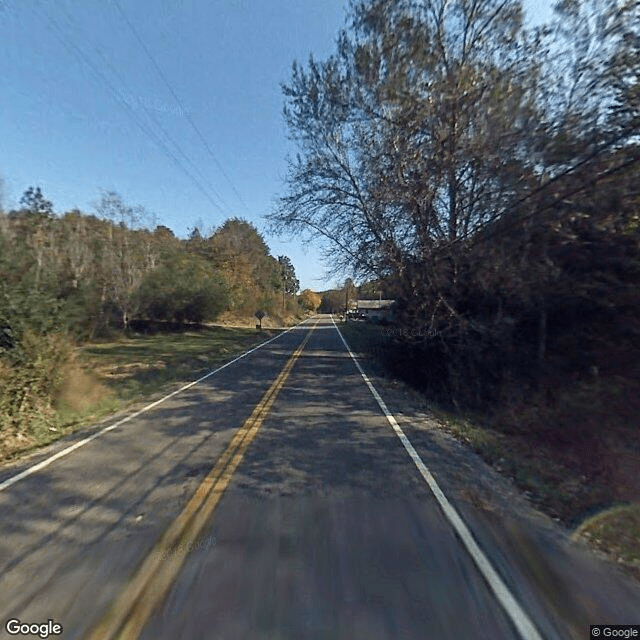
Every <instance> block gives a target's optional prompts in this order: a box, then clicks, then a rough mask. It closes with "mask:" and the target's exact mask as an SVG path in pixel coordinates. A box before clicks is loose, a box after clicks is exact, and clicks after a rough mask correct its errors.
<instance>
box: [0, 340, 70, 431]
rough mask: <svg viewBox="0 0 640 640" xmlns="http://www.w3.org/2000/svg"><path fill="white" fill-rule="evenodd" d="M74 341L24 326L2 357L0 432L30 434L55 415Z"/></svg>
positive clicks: (0, 374)
mask: <svg viewBox="0 0 640 640" xmlns="http://www.w3.org/2000/svg"><path fill="white" fill-rule="evenodd" d="M71 353H72V343H71V342H70V341H69V339H68V338H67V337H66V336H65V335H63V334H60V333H51V334H38V333H36V332H35V331H33V330H31V329H25V330H24V332H23V333H22V339H21V341H20V342H19V343H17V344H15V346H14V347H13V348H12V349H11V350H9V351H6V352H5V353H4V354H2V356H1V357H0V431H1V432H3V435H4V436H6V435H16V434H21V435H26V436H31V435H32V434H33V432H34V430H37V429H38V428H40V427H42V426H43V425H44V424H46V422H47V421H48V420H49V419H50V418H51V417H52V415H53V403H54V401H55V398H56V396H57V394H58V393H59V391H60V387H61V384H62V381H63V379H62V371H63V368H64V365H65V364H66V363H67V361H68V360H69V358H70V356H71Z"/></svg>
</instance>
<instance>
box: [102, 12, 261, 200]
mask: <svg viewBox="0 0 640 640" xmlns="http://www.w3.org/2000/svg"><path fill="white" fill-rule="evenodd" d="M111 2H112V3H113V4H114V5H115V7H116V8H117V9H118V11H119V13H120V15H121V16H122V18H123V20H124V21H125V22H126V23H127V26H128V27H129V29H130V30H131V33H133V35H134V37H135V38H136V40H137V41H138V44H139V45H140V46H141V47H142V49H143V50H144V52H145V54H146V55H147V57H148V58H149V60H150V61H151V64H153V66H154V68H155V70H156V72H157V73H158V75H159V76H160V78H161V79H162V81H163V82H164V84H165V86H166V87H167V89H168V90H169V92H170V93H171V95H172V96H173V98H174V100H175V101H176V102H177V103H178V106H179V107H180V108H181V109H182V111H183V112H184V114H185V118H186V119H187V122H188V123H189V124H190V125H191V127H192V128H193V130H194V131H195V132H196V134H197V136H198V137H199V138H200V141H201V142H202V144H203V145H204V147H205V148H206V150H207V151H208V152H209V155H210V156H211V158H212V159H213V161H214V162H215V164H216V166H217V167H218V169H219V170H220V173H222V175H223V176H224V177H225V179H226V181H227V182H228V183H229V185H230V186H231V189H233V192H234V193H235V195H236V197H237V198H238V200H239V201H240V202H241V203H242V206H244V208H245V209H249V207H248V206H247V203H246V202H245V201H244V199H243V198H242V196H241V195H240V193H239V192H238V190H237V189H236V187H235V185H234V184H233V182H232V181H231V178H229V176H228V175H227V173H226V171H225V170H224V168H223V167H222V165H221V164H220V162H219V161H218V159H217V158H216V156H215V154H214V153H213V150H212V149H211V147H210V146H209V143H208V142H207V141H206V139H205V137H204V136H203V135H202V133H201V131H200V129H199V128H198V127H197V126H196V123H195V122H194V121H193V119H192V118H191V116H190V115H189V112H188V111H187V110H186V109H185V107H184V105H183V104H182V101H181V100H180V98H179V97H178V96H177V95H176V92H175V91H174V90H173V87H172V86H171V83H170V82H169V80H168V79H167V77H166V75H165V74H164V72H163V71H162V69H161V68H160V65H159V64H158V63H157V62H156V60H155V58H154V57H153V55H152V54H151V51H149V48H148V47H147V45H146V44H145V43H144V41H143V40H142V37H141V36H140V34H139V33H138V31H137V30H136V28H135V27H134V26H133V24H132V23H131V21H130V20H129V18H128V17H127V14H126V13H125V12H124V10H123V8H122V6H121V5H120V2H119V1H118V0H111Z"/></svg>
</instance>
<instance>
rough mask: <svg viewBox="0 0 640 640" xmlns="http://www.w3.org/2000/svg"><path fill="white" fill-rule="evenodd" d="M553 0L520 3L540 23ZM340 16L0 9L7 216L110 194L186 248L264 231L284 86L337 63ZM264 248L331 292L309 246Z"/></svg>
mask: <svg viewBox="0 0 640 640" xmlns="http://www.w3.org/2000/svg"><path fill="white" fill-rule="evenodd" d="M550 4H551V3H550V2H547V1H543V0H539V2H538V4H533V3H532V2H529V3H528V4H527V7H528V8H529V9H528V10H529V12H530V14H531V16H532V17H533V18H534V20H535V21H536V22H537V21H539V20H541V19H545V18H547V17H548V15H549V6H550ZM344 5H345V3H344V2H343V1H342V0H155V1H154V2H151V1H149V0H57V1H56V2H50V1H47V0H0V26H1V31H0V40H1V41H2V54H1V55H0V83H1V86H2V93H1V95H2V99H1V100H0V176H2V177H3V178H4V182H5V194H4V204H5V208H7V209H8V208H11V207H12V206H17V203H18V201H19V199H20V197H21V195H22V193H23V192H24V190H25V189H26V188H27V187H28V186H30V185H33V186H40V187H41V188H42V191H43V193H44V195H45V196H46V197H47V198H48V199H49V200H51V201H52V202H53V204H54V208H55V210H56V211H57V212H64V211H67V210H69V209H72V208H75V207H77V208H79V209H80V210H82V211H85V212H91V211H92V203H93V202H95V201H96V200H97V199H98V198H99V194H100V189H107V190H115V191H117V192H118V193H120V194H121V195H122V196H123V198H124V199H125V201H126V202H127V203H129V204H132V205H133V204H141V205H143V206H144V207H145V208H146V209H147V210H148V211H149V212H151V213H153V214H154V215H155V216H156V220H157V224H165V225H167V226H168V227H170V228H171V229H173V230H174V232H175V233H176V235H178V236H181V237H185V236H186V235H187V234H188V232H189V230H190V229H192V228H193V227H194V226H195V225H197V224H198V225H202V226H203V227H204V229H205V230H209V229H211V228H213V227H215V226H217V225H220V224H221V223H222V222H224V220H226V219H227V218H229V217H233V216H239V217H243V218H246V219H247V220H249V221H251V222H252V223H253V224H255V225H256V226H257V227H258V229H260V230H261V231H263V232H264V231H265V226H266V224H265V221H264V219H263V216H264V215H265V214H267V213H269V212H270V211H271V209H272V206H273V201H274V198H275V197H276V196H277V194H278V193H281V192H282V190H283V183H282V179H283V177H284V175H285V174H286V155H287V153H288V152H291V151H293V148H292V147H291V145H290V143H289V142H288V140H287V139H286V132H285V128H284V124H283V121H282V115H281V113H282V105H283V101H282V94H281V90H280V83H281V82H283V81H286V80H287V78H288V75H289V72H290V69H291V63H292V62H293V60H295V59H297V60H300V61H303V62H304V61H306V60H307V59H308V57H309V54H310V53H313V55H314V56H316V57H318V58H322V57H324V56H326V55H328V54H329V53H330V52H331V51H332V49H333V43H334V39H335V36H336V34H337V32H338V30H339V29H340V27H342V26H343V23H344V15H345V14H344ZM119 7H120V8H121V9H122V12H121V11H120V9H119ZM129 24H131V25H132V26H133V28H134V30H135V32H136V33H137V34H138V36H139V38H140V40H141V42H142V44H141V42H140V41H139V40H138V39H137V38H136V36H135V35H134V33H133V31H132V30H131V28H130V26H129ZM143 47H146V49H147V50H148V52H149V53H150V54H151V56H152V58H153V60H154V62H152V61H151V60H150V59H149V57H148V56H147V54H146V53H145V49H144V48H143ZM156 65H157V67H156ZM158 68H159V69H160V72H158ZM161 74H162V75H161ZM165 79H166V80H167V81H168V84H169V86H170V87H171V89H169V87H168V86H167V84H166V83H165ZM176 97H177V98H178V100H176ZM192 123H193V125H195V127H194V126H192ZM153 132H155V135H156V136H157V137H158V138H160V139H161V140H162V141H163V143H164V146H165V149H164V150H163V149H162V148H161V147H160V146H159V145H158V144H157V143H156V142H155V141H154V139H153V137H152V136H153V135H154V134H153ZM165 132H166V134H168V136H169V137H168V138H167V137H165ZM203 139H204V142H203ZM175 143H177V145H178V146H179V150H178V149H177V147H176V146H175ZM205 143H206V146H205ZM166 149H169V150H170V152H168V151H166ZM170 153H171V154H173V156H174V157H175V158H176V159H177V160H178V161H179V163H180V165H182V166H183V167H184V168H186V170H187V171H188V172H189V173H190V174H192V176H194V177H195V178H196V179H197V181H198V182H199V183H200V185H201V187H202V189H204V191H205V192H206V195H205V193H203V192H202V189H201V188H200V187H198V186H197V185H196V183H195V182H194V180H193V179H192V178H190V177H189V176H188V175H187V174H186V173H185V172H184V171H183V170H182V169H181V168H180V167H179V166H178V165H177V164H176V163H175V162H174V160H172V159H171V157H170ZM265 238H266V240H267V243H268V245H269V246H270V248H271V252H272V254H273V255H281V254H286V255H288V256H289V257H291V259H292V261H293V263H294V266H295V268H296V272H297V274H298V277H299V279H300V282H301V287H302V288H307V287H308V288H312V289H316V290H320V289H325V288H328V287H329V286H331V285H332V284H333V282H332V281H328V282H327V281H325V280H324V279H323V275H324V272H325V266H324V265H323V263H322V261H321V258H320V253H319V250H318V249H317V248H316V247H313V246H310V247H306V248H305V247H302V246H301V245H300V244H299V243H297V242H282V241H281V240H279V239H277V238H274V237H270V236H268V235H266V234H265Z"/></svg>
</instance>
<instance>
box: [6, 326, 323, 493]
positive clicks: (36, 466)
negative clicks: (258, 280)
mask: <svg viewBox="0 0 640 640" xmlns="http://www.w3.org/2000/svg"><path fill="white" fill-rule="evenodd" d="M309 319H310V318H305V319H304V320H303V321H302V322H299V323H298V324H296V325H294V326H293V327H289V328H288V329H287V330H286V331H283V332H282V333H279V334H278V335H277V336H274V337H273V338H269V340H266V341H265V342H261V343H260V344H259V345H257V346H255V347H253V348H252V349H249V350H248V351H245V352H244V353H241V354H240V355H239V356H237V357H235V358H234V359H233V360H230V361H229V362H226V363H225V364H223V365H222V366H220V367H218V368H217V369H214V370H213V371H209V373H207V374H205V375H204V376H202V377H201V378H198V379H197V380H194V381H193V382H189V383H188V384H185V385H184V386H183V387H180V388H179V389H176V390H175V391H172V392H171V393H170V394H168V395H166V396H164V397H163V398H160V399H159V400H156V401H155V402H152V403H151V404H148V405H147V406H146V407H143V408H142V409H139V410H138V411H135V412H134V413H131V414H130V415H128V416H126V417H124V418H122V420H118V422H115V423H114V424H112V425H109V426H108V427H105V428H104V429H101V430H100V431H97V432H96V433H94V434H92V435H90V436H88V437H87V438H84V439H82V440H79V441H78V442H76V443H74V444H72V445H71V446H69V447H66V448H65V449H62V451H58V453H55V454H54V455H52V456H50V457H49V458H46V459H45V460H42V461H41V462H38V464H34V465H33V466H32V467H28V468H27V469H25V470H24V471H21V472H20V473H17V474H16V475H15V476H10V477H9V478H7V479H6V480H4V481H3V482H0V491H4V490H5V489H7V488H9V487H10V486H12V485H14V484H15V483H16V482H19V481H20V480H22V479H23V478H26V477H28V476H30V475H33V474H34V473H36V472H37V471H40V470H41V469H44V468H45V467H48V466H49V465H50V464H51V463H52V462H55V461H56V460H59V459H60V458H63V457H64V456H67V455H69V454H70V453H71V452H72V451H75V450H76V449H79V448H80V447H83V446H84V445H85V444H87V443H89V442H91V441H92V440H95V439H96V438H99V437H100V436H101V435H103V434H105V433H107V432H108V431H113V429H116V428H117V427H120V426H122V425H123V424H125V423H126V422H129V421H130V420H133V419H134V418H137V417H138V416H139V415H141V414H143V413H145V412H146V411H149V409H153V408H154V407H157V406H158V405H159V404H160V403H162V402H164V401H165V400H168V399H169V398H172V397H173V396H175V395H177V394H179V393H182V392H183V391H186V390H187V389H189V388H191V387H193V386H194V385H196V384H198V383H200V382H202V381H203V380H206V379H207V378H209V377H211V376H212V375H213V374H215V373H218V371H222V370H223V369H226V367H228V366H229V365H232V364H233V363H234V362H237V361H238V360H241V359H242V358H244V357H245V356H248V355H249V354H250V353H253V352H254V351H257V350H258V349H261V348H262V347H264V346H265V345H267V344H269V343H270V342H273V341H274V340H277V339H278V338H279V337H280V336H283V335H285V333H289V331H291V330H293V329H296V328H297V327H299V326H300V325H301V324H303V323H304V322H306V321H307V320H309Z"/></svg>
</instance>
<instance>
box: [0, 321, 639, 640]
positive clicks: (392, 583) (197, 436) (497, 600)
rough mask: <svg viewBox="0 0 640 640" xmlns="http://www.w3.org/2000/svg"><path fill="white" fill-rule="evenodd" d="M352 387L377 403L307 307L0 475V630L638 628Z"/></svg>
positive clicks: (224, 633) (405, 426) (453, 462)
mask: <svg viewBox="0 0 640 640" xmlns="http://www.w3.org/2000/svg"><path fill="white" fill-rule="evenodd" d="M371 382H372V383H373V388H374V389H380V395H379V396H378V398H376V397H375V394H374V393H373V392H372V388H371V387H370V386H368V384H367V382H366V380H365V377H364V376H363V375H362V372H361V371H360V370H359V369H358V366H357V364H356V362H355V361H354V359H353V358H352V356H351V354H350V353H349V351H348V350H347V348H346V346H345V343H344V342H343V340H342V338H341V336H340V334H339V332H338V330H337V328H336V326H335V325H334V323H333V321H332V319H331V318H330V317H328V316H324V317H318V318H314V319H311V320H308V321H306V322H305V323H303V324H302V325H300V326H298V327H296V328H294V329H292V330H290V331H288V332H286V333H283V334H281V335H280V336H279V337H277V338H276V339H274V340H272V341H270V342H269V343H268V344H265V345H263V346H262V347H260V348H258V349H256V350H253V351H252V352H251V353H248V354H247V355H246V356H244V357H242V358H240V359H237V360H236V361H234V362H232V363H231V364H229V365H228V366H226V367H225V368H223V369H222V370H219V371H217V372H215V373H212V374H211V375H209V376H208V377H207V378H206V379H203V380H201V381H199V382H198V383H197V384H193V385H191V386H189V387H188V388H184V389H183V390H181V391H180V392H179V393H175V394H173V395H172V396H171V397H169V398H166V399H164V400H162V401H161V402H159V403H157V404H155V405H154V406H152V407H150V408H147V409H145V410H144V411H142V412H141V413H139V414H136V415H134V416H133V417H130V418H128V419H125V420H124V421H122V420H120V421H118V422H116V419H114V421H113V424H115V425H116V426H115V427H114V428H112V429H110V430H108V431H100V429H99V428H98V427H96V428H94V429H93V430H89V431H87V432H84V433H82V434H75V435H74V436H73V437H72V438H70V439H66V440H64V441H61V442H58V443H56V444H55V445H54V446H52V447H49V448H48V449H47V450H46V451H43V452H41V453H39V454H38V455H37V456H35V457H31V458H29V459H28V460H25V461H22V462H20V463H17V464H13V465H9V466H5V467H3V468H1V469H0V623H1V624H2V629H1V631H0V637H6V638H23V637H32V638H35V637H50V638H90V639H91V640H106V639H108V638H138V637H139V638H144V639H148V640H159V639H165V638H166V639H167V640H178V639H181V638H184V639H202V640H218V639H220V640H241V639H244V638H246V639H254V638H255V639H265V640H277V639H283V640H284V639H298V638H299V639H307V638H308V639H315V638H327V639H334V638H335V639H343V638H344V639H345V640H346V639H349V640H353V639H363V640H378V639H382V638H385V639H386V638H388V639H405V638H406V639H414V638H415V639H418V638H419V639H421V640H422V639H428V640H430V639H433V640H445V639H459V640H467V639H473V640H480V639H488V640H489V639H491V640H499V639H502V638H505V639H513V640H522V639H526V640H539V639H543V638H544V639H545V640H551V639H555V638H563V639H564V638H568V639H578V638H584V639H585V640H586V639H587V638H590V637H591V636H590V632H589V625H590V624H605V623H606V624H632V623H636V624H637V623H640V590H639V589H638V587H637V585H636V584H635V583H633V582H632V581H630V580H629V579H628V578H626V577H625V576H623V575H622V574H621V573H619V572H618V571H617V570H615V568H612V567H610V566H608V565H606V564H605V563H604V562H602V561H601V560H599V559H598V558H596V557H595V556H594V555H593V554H591V553H590V552H589V551H588V550H586V549H583V548H579V547H576V546H575V545H570V544H569V543H568V542H567V540H566V539H564V538H563V537H562V535H561V534H559V533H558V531H556V530H554V529H553V526H550V525H549V524H548V523H547V522H546V521H545V520H544V519H543V518H540V519H539V520H538V519H536V517H535V516H532V517H531V518H528V519H526V518H525V519H523V518H518V517H516V516H514V515H513V514H511V513H510V506H509V504H506V506H505V505H503V507H504V508H501V507H500V506H499V499H498V498H497V497H496V498H495V499H496V502H495V505H496V506H495V507H494V508H487V504H488V502H491V501H492V500H493V499H494V498H493V497H492V496H491V495H490V494H491V493H492V491H493V488H492V487H485V488H484V489H483V487H482V486H481V484H482V483H481V481H480V480H479V478H480V477H481V476H482V477H488V476H487V475H486V472H485V471H483V472H482V473H476V471H477V470H480V469H481V466H476V467H474V466H473V465H482V463H481V462H479V461H475V462H473V461H472V462H468V463H467V462H461V461H463V460H466V459H467V458H464V455H467V456H468V455H469V454H464V455H463V454H462V453H461V452H460V450H459V448H456V445H453V444H450V443H449V444H447V442H446V441H445V440H442V439H441V437H440V436H439V435H438V434H437V429H434V430H432V431H429V429H427V428H426V427H425V425H424V424H423V422H424V419H423V418H422V417H420V416H415V415H414V416H411V415H407V414H406V413H403V412H402V406H401V404H400V401H399V400H398V399H397V398H395V397H392V394H391V395H387V396H385V393H386V392H385V391H383V390H382V387H381V386H380V385H379V384H378V382H377V381H376V379H375V377H372V378H371ZM379 400H380V402H379ZM141 407H142V405H141ZM142 408H144V407H142ZM385 412H386V415H385ZM394 416H395V418H397V421H396V419H395V418H394ZM88 436H89V437H90V439H89V440H88V441H85V440H86V438H87V437H88ZM73 445H76V447H75V448H74V449H73V450H69V447H70V446H73ZM56 455H57V456H58V457H57V458H55V459H52V456H56ZM460 456H462V457H460ZM35 465H38V466H35ZM474 468H475V469H476V471H474ZM19 474H21V475H19ZM491 477H492V476H491ZM492 482H493V481H492ZM495 482H496V483H499V480H497V479H496V480H495ZM429 483H431V484H429ZM496 486H498V485H497V484H496ZM474 491H476V493H477V492H479V491H484V492H485V494H486V495H485V497H486V500H484V501H483V502H482V503H480V502H478V501H477V500H476V501H469V500H465V499H464V496H465V495H470V494H472V493H473V492H474ZM502 499H503V502H506V503H508V502H509V499H508V498H507V499H505V498H504V495H503V496H502ZM514 500H515V498H514ZM514 504H515V503H514ZM9 620H13V621H14V622H13V623H11V625H9V626H8V627H7V625H6V623H7V621H9ZM15 621H19V622H15ZM31 624H37V625H46V627H42V628H40V626H38V628H37V629H36V627H33V629H32V630H34V631H37V632H38V633H39V634H40V635H35V634H32V635H26V636H25V635H17V634H12V633H10V632H12V631H14V630H15V629H18V630H20V628H22V629H23V630H28V627H25V626H22V627H21V625H31ZM56 625H60V627H62V630H61V632H60V630H59V628H58V627H56ZM56 631H58V634H57V635H56Z"/></svg>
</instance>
